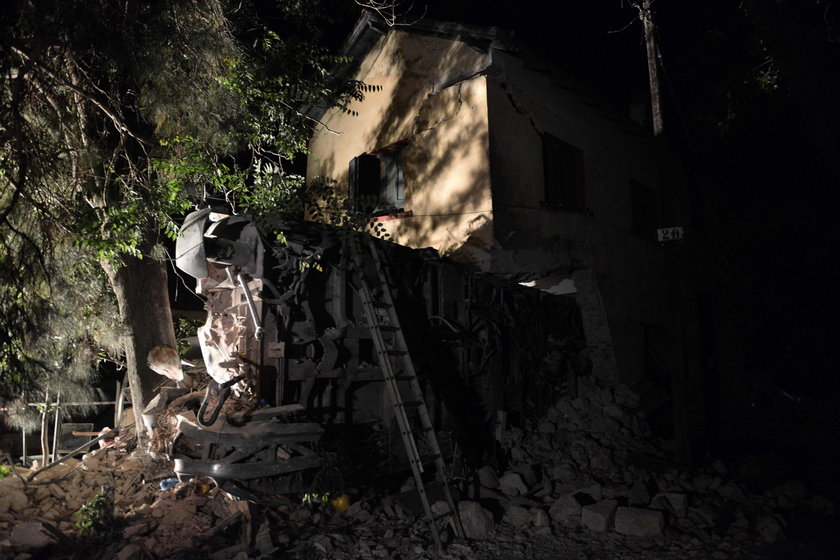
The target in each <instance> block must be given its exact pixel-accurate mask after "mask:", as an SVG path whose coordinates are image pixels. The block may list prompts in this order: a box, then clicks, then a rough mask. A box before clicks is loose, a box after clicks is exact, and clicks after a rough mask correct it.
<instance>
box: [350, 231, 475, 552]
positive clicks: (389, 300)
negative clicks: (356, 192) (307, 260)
mask: <svg viewBox="0 0 840 560" xmlns="http://www.w3.org/2000/svg"><path fill="white" fill-rule="evenodd" d="M368 243H369V247H370V253H371V255H372V257H373V262H374V264H375V266H376V275H377V279H378V283H379V284H378V286H376V287H375V288H376V289H378V290H379V292H380V294H379V295H380V297H379V299H378V300H375V299H374V296H373V293H374V291H373V290H374V288H373V287H372V286H371V285H370V280H369V279H368V278H367V277H366V276H365V274H364V271H360V273H359V276H360V280H361V281H360V285H359V296H360V298H361V302H362V307H363V309H364V311H365V315H366V316H367V320H368V323H369V326H370V331H371V335H372V337H373V345H374V348H375V350H376V356H377V359H378V361H379V366H380V368H381V369H382V374H383V376H384V377H385V385H386V386H387V387H388V393H389V395H390V397H391V402H392V403H393V406H394V416H395V417H396V420H397V425H398V426H399V429H400V435H401V436H402V440H403V444H404V445H405V450H406V454H407V455H408V461H409V463H410V465H411V472H412V473H413V474H414V481H415V483H416V485H417V492H418V494H419V496H420V502H421V503H422V504H423V510H424V511H425V512H426V517H427V518H428V521H429V527H430V528H431V531H432V536H433V537H434V540H435V544H436V545H437V547H438V549H441V548H442V545H441V541H440V534H439V533H438V530H437V525H436V524H435V517H434V515H433V513H432V508H431V506H430V504H429V499H428V497H427V495H426V487H425V485H424V483H423V477H422V473H423V461H422V459H421V458H420V452H419V450H418V449H417V441H416V439H415V437H414V433H413V432H412V430H411V425H410V422H409V418H408V414H407V413H406V406H410V405H413V406H415V407H416V408H417V415H418V417H419V419H420V424H421V426H422V431H423V433H424V434H425V437H426V440H427V443H428V445H429V448H430V450H431V452H432V454H433V456H434V462H435V467H436V468H437V477H438V480H439V481H440V482H441V483H442V486H443V492H444V495H445V496H446V503H447V504H448V506H449V516H450V518H451V520H452V524H453V525H454V527H455V532H456V534H457V535H458V537H459V538H464V527H463V525H462V524H461V518H460V517H459V515H458V510H457V509H456V507H455V502H454V500H453V499H452V493H451V492H450V490H449V483H448V481H447V479H446V473H445V468H446V463H445V462H444V460H443V455H442V454H441V452H440V446H439V445H438V440H437V436H436V434H435V429H434V426H433V425H432V420H431V418H430V417H429V410H428V409H427V408H426V402H425V399H424V397H423V389H422V388H421V387H420V383H419V382H418V381H417V373H416V371H415V369H414V363H413V362H412V360H411V355H410V354H409V352H408V346H407V345H406V342H405V336H404V335H403V332H402V328H401V327H400V323H399V319H398V318H397V310H396V308H395V307H394V300H393V297H392V296H391V288H390V284H389V282H388V275H387V272H386V270H385V269H384V267H383V262H382V258H381V256H380V252H379V247H378V246H377V244H376V241H375V240H374V238H372V237H371V238H369V240H368ZM379 311H382V312H384V314H385V317H383V316H381V315H380V313H379ZM384 332H388V333H391V334H392V339H391V341H392V343H393V344H392V346H388V344H387V343H386V340H385V337H384V336H383V333H384ZM392 360H394V361H396V360H399V361H400V362H401V364H402V371H401V372H400V374H399V377H398V376H397V373H396V371H395V367H394V362H393V361H392ZM399 381H408V385H409V391H410V394H411V398H412V399H413V401H411V402H406V401H404V400H403V396H402V392H401V390H400V386H399Z"/></svg>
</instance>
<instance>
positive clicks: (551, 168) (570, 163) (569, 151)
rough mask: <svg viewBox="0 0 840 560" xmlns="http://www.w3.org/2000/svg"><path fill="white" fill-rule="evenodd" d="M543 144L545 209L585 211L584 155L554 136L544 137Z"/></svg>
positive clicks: (545, 135) (544, 135)
mask: <svg viewBox="0 0 840 560" xmlns="http://www.w3.org/2000/svg"><path fill="white" fill-rule="evenodd" d="M542 144H543V178H544V182H545V205H546V206H548V207H552V208H562V209H564V210H573V211H581V210H584V209H585V208H586V202H585V199H584V177H583V152H582V151H580V150H579V149H577V148H575V147H574V146H572V145H571V144H569V143H567V142H564V141H562V140H560V139H559V138H557V137H555V136H552V135H551V134H543V136H542Z"/></svg>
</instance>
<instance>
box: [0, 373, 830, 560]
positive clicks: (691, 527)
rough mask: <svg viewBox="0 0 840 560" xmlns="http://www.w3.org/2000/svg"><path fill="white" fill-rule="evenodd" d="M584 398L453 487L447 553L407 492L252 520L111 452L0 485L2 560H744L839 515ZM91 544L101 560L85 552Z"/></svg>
mask: <svg viewBox="0 0 840 560" xmlns="http://www.w3.org/2000/svg"><path fill="white" fill-rule="evenodd" d="M579 394H580V395H581V396H580V397H578V398H574V399H572V398H563V399H560V400H559V401H557V402H556V403H555V404H554V405H553V406H551V407H550V408H549V409H548V411H547V413H546V415H545V416H544V417H543V418H542V419H541V420H540V421H536V422H533V423H532V424H529V425H527V426H524V427H523V428H517V427H511V428H508V429H507V430H506V431H505V434H504V441H503V443H502V448H503V450H504V457H505V459H504V462H505V467H504V468H500V469H499V470H500V471H501V472H497V470H496V469H494V468H493V467H490V466H485V467H483V468H481V469H480V470H479V471H478V472H477V473H476V476H474V477H471V478H469V479H467V480H463V481H456V486H457V488H456V490H457V492H458V494H460V498H461V499H460V501H459V503H458V509H459V512H460V517H461V520H462V522H463V525H464V529H465V532H466V535H467V537H468V538H467V540H459V539H457V538H455V533H454V531H453V530H452V528H451V527H450V526H448V521H447V519H446V517H445V516H444V517H443V518H441V519H440V520H439V521H438V523H439V526H440V529H441V533H442V536H443V539H444V542H445V551H444V552H443V553H442V554H439V553H438V551H437V550H436V549H435V547H434V545H433V544H432V540H431V538H430V532H429V528H428V526H427V523H426V521H425V519H424V518H423V516H422V515H421V514H420V509H419V508H418V507H417V504H418V502H417V499H416V492H413V490H412V484H411V479H409V482H408V483H407V484H405V485H404V488H403V492H402V493H400V494H398V495H392V496H388V495H386V494H384V493H383V492H378V491H376V490H373V489H364V490H363V489H347V490H346V491H347V494H348V497H346V498H345V497H342V498H341V499H340V500H332V503H331V500H329V499H327V498H326V497H324V496H320V497H319V499H315V500H309V501H307V503H303V502H301V501H300V497H297V498H296V499H294V500H293V499H292V498H291V497H290V498H289V500H288V501H287V502H284V503H282V504H280V505H279V506H274V507H267V506H255V505H253V504H249V503H247V502H243V501H241V500H238V499H236V498H233V497H231V496H229V495H227V494H226V493H224V492H221V491H220V490H219V489H218V488H213V487H212V484H211V483H210V481H209V480H202V479H193V480H190V481H189V482H177V481H175V480H173V479H172V478H171V477H172V476H173V473H172V465H171V463H169V462H168V461H165V460H164V459H153V458H150V457H149V456H147V455H138V454H136V453H130V452H129V450H128V449H126V448H120V447H119V446H111V447H105V448H103V449H98V450H96V451H93V452H90V453H88V454H86V455H85V456H84V457H83V458H82V460H81V461H75V460H70V461H68V462H66V463H64V464H62V465H58V466H56V467H55V468H53V469H51V470H48V471H45V472H44V473H42V474H40V475H38V476H36V477H34V479H33V481H32V482H26V481H25V480H24V478H22V477H21V476H16V475H13V476H9V477H7V478H5V479H3V480H0V557H3V558H17V559H19V560H25V559H28V558H33V557H43V558H46V557H50V558H61V557H66V558H70V557H73V555H74V554H84V556H85V557H86V558H89V559H92V558H118V559H119V560H145V559H159V558H177V557H183V558H187V557H193V556H195V555H196V554H201V555H202V556H207V557H209V558H211V559H213V560H227V559H231V558H234V559H236V560H244V559H246V558H273V557H276V556H277V555H279V554H282V555H283V557H288V558H330V559H331V560H340V559H344V558H348V559H349V558H365V559H368V558H370V559H373V558H433V557H442V558H451V559H470V560H472V559H479V558H486V557H501V556H505V557H511V558H557V557H564V558H574V559H578V558H580V559H583V558H614V557H621V558H625V559H636V560H647V559H651V560H652V559H654V558H656V559H660V558H680V559H682V558H685V557H696V558H721V559H724V558H754V557H757V556H755V555H754V554H756V552H755V551H757V550H760V549H761V547H762V546H768V545H771V544H772V543H777V542H778V541H779V540H781V539H783V538H784V532H785V526H786V524H787V522H788V520H789V517H790V515H791V514H792V513H793V512H795V511H801V510H807V511H810V512H818V513H821V514H824V515H833V513H834V512H833V510H834V506H833V504H832V503H831V502H830V501H829V500H828V499H826V498H824V497H821V496H817V495H812V494H811V493H810V492H809V491H808V489H807V488H805V486H804V485H803V484H801V483H799V482H796V481H788V482H785V483H783V484H780V485H777V486H775V487H772V488H770V489H769V490H766V491H764V492H762V493H760V494H756V493H751V492H750V491H748V489H747V487H746V486H745V485H744V484H742V483H741V482H739V481H738V479H737V477H735V476H734V475H733V474H732V473H730V472H728V471H727V469H726V467H725V466H724V465H723V464H722V463H720V462H714V463H712V464H711V465H710V466H709V467H708V468H705V469H695V470H684V469H679V468H676V466H674V465H673V464H671V463H669V462H668V461H667V460H666V459H665V457H666V456H667V454H665V453H664V452H663V451H662V449H661V448H660V446H657V444H656V442H655V440H653V439H652V438H651V436H650V433H649V430H648V428H647V426H646V424H645V422H644V421H643V419H642V418H641V417H640V416H639V414H638V413H637V412H636V409H635V407H636V396H635V395H634V394H633V393H632V391H630V390H629V389H627V388H624V387H619V388H610V387H607V386H605V385H603V384H601V383H599V382H598V381H597V379H595V378H593V377H589V378H584V379H581V381H580V387H579ZM17 474H19V475H23V477H25V476H26V475H28V474H29V472H28V471H27V470H25V469H19V472H18V473H17ZM103 489H104V490H106V492H107V494H108V496H109V503H108V507H112V508H113V511H112V512H110V514H109V515H110V517H109V519H112V520H113V527H112V529H113V531H112V532H110V533H109V534H107V535H102V534H99V535H97V534H93V535H91V534H89V532H88V533H86V532H85V531H84V527H82V526H80V523H79V518H78V515H77V514H76V512H77V511H79V510H80V508H82V506H83V504H86V503H90V502H91V500H93V499H94V498H95V496H96V495H97V494H98V493H99V492H100V491H102V490H103ZM429 495H430V496H431V497H432V501H433V502H434V503H433V506H432V509H433V511H435V512H437V513H442V512H444V511H446V509H447V508H446V506H445V503H444V502H442V501H435V498H434V496H435V492H434V490H433V489H430V490H429ZM320 498H324V499H320ZM333 498H336V497H335V496H333ZM91 542H97V543H98V544H97V547H96V548H95V551H96V552H95V553H94V552H91V550H92V549H91V548H84V547H85V546H87V545H88V544H89V543H91ZM80 550H81V551H83V552H81V553H80V552H79V551H80Z"/></svg>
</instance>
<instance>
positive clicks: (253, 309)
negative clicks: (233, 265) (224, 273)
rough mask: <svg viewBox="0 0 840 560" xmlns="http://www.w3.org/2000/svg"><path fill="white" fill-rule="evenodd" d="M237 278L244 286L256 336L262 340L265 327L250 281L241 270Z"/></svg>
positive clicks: (243, 289)
mask: <svg viewBox="0 0 840 560" xmlns="http://www.w3.org/2000/svg"><path fill="white" fill-rule="evenodd" d="M228 270H230V269H228ZM236 279H237V280H239V285H240V286H242V291H244V292H245V301H246V303H247V304H248V310H249V311H250V312H251V319H252V320H253V321H254V338H256V339H257V340H262V337H263V327H262V324H261V321H260V316H259V314H258V313H257V305H256V304H255V303H254V296H252V295H251V289H250V288H248V282H247V281H246V280H245V275H244V274H242V273H241V272H240V273H239V274H237V275H236Z"/></svg>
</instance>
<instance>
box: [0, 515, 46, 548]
mask: <svg viewBox="0 0 840 560" xmlns="http://www.w3.org/2000/svg"><path fill="white" fill-rule="evenodd" d="M56 530H57V529H56ZM9 542H10V543H11V545H12V546H16V547H21V548H43V547H45V546H49V545H51V544H53V543H55V542H56V539H55V538H53V536H52V535H51V534H50V531H49V530H48V529H46V527H45V524H44V523H43V522H41V521H25V522H23V523H18V524H17V525H15V526H14V528H13V529H12V534H11V535H10V536H9Z"/></svg>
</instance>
